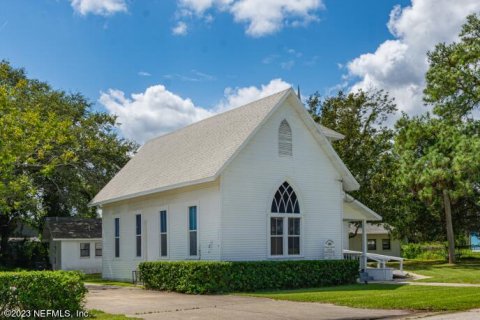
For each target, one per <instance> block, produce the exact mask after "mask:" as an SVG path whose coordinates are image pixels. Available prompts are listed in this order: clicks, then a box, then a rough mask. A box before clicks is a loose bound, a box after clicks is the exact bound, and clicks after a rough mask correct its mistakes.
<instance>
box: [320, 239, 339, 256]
mask: <svg viewBox="0 0 480 320" xmlns="http://www.w3.org/2000/svg"><path fill="white" fill-rule="evenodd" d="M323 258H324V259H326V260H331V259H336V257H335V242H334V241H333V240H330V239H329V240H327V241H325V244H324V246H323Z"/></svg>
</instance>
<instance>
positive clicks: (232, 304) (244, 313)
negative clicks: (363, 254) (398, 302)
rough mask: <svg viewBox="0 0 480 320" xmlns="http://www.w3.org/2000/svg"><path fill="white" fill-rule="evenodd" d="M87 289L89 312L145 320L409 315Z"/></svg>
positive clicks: (249, 299) (237, 298)
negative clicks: (93, 311)
mask: <svg viewBox="0 0 480 320" xmlns="http://www.w3.org/2000/svg"><path fill="white" fill-rule="evenodd" d="M87 287H88V290H89V292H88V295H87V308H88V309H98V310H102V311H105V312H108V313H116V314H125V315H128V316H132V317H139V318H143V319H228V320H234V319H235V320H237V319H239V320H242V319H248V320H250V319H256V320H269V319H298V320H300V319H395V318H403V317H404V316H406V315H408V314H409V312H408V311H401V310H372V309H355V308H349V307H341V306H335V305H332V304H321V303H304V302H290V301H275V300H270V299H264V298H253V297H240V296H234V295H210V296H205V295H185V294H178V293H170V292H157V291H148V290H142V289H138V288H120V287H113V286H93V285H89V286H87Z"/></svg>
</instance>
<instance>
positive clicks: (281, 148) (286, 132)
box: [278, 119, 293, 157]
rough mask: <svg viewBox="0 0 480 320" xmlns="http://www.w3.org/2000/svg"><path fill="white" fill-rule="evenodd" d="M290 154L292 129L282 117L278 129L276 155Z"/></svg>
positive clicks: (286, 155) (284, 155) (289, 155)
mask: <svg viewBox="0 0 480 320" xmlns="http://www.w3.org/2000/svg"><path fill="white" fill-rule="evenodd" d="M292 154H293V152H292V129H291V128H290V125H289V124H288V122H287V120H285V119H283V120H282V122H281V123H280V128H279V129H278V155H279V156H280V157H291V156H292Z"/></svg>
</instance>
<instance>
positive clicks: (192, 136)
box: [90, 89, 348, 205]
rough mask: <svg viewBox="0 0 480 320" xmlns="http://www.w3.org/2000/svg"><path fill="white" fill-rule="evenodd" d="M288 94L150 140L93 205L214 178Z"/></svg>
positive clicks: (325, 130) (335, 135)
mask: <svg viewBox="0 0 480 320" xmlns="http://www.w3.org/2000/svg"><path fill="white" fill-rule="evenodd" d="M289 94H293V95H295V93H293V91H292V89H287V90H284V91H281V92H278V93H276V94H273V95H271V96H268V97H265V98H262V99H260V100H257V101H254V102H251V103H249V104H247V105H245V106H242V107H238V108H235V109H233V110H230V111H227V112H224V113H220V114H218V115H216V116H213V117H210V118H207V119H204V120H202V121H199V122H196V123H193V124H191V125H189V126H186V127H184V128H182V129H179V130H177V131H175V132H172V133H169V134H165V135H162V136H159V137H157V138H154V139H152V140H149V141H147V142H146V143H145V144H144V145H143V146H142V147H141V148H140V149H139V150H138V152H137V154H136V155H135V156H134V157H133V158H132V159H131V160H130V161H129V162H128V163H127V164H126V165H125V166H124V167H123V168H122V169H121V170H120V171H119V172H118V173H117V175H116V176H115V177H113V179H112V180H110V182H109V183H108V184H107V185H106V186H105V187H104V188H103V189H102V190H101V191H100V192H99V193H98V194H97V195H96V196H95V198H94V199H93V200H92V201H91V203H90V204H91V205H102V204H105V203H110V202H114V201H120V200H123V199H129V198H133V197H136V196H141V195H146V194H151V193H155V192H160V191H165V190H168V189H173V188H176V187H182V186H186V185H192V184H197V183H202V182H207V181H213V180H214V179H215V178H216V177H217V175H218V174H219V173H220V172H221V171H222V169H223V168H224V167H225V165H226V164H227V163H228V162H229V160H230V159H231V158H232V157H233V156H234V154H235V153H236V152H237V150H239V149H240V148H241V147H242V146H243V144H244V143H245V142H246V141H247V140H248V138H249V137H250V136H251V135H252V133H253V132H254V131H255V130H256V128H258V127H259V126H260V124H261V123H262V122H263V121H264V120H265V119H266V118H268V116H269V115H270V114H271V113H272V112H273V110H274V109H275V107H276V106H278V105H279V104H280V103H281V102H282V101H284V100H285V99H286V98H287V97H288V96H289ZM312 122H313V121H312ZM319 129H320V131H321V132H322V133H323V134H324V135H325V136H329V135H330V136H331V138H333V139H337V138H339V137H340V136H341V135H340V134H339V133H337V132H335V131H333V130H330V129H328V128H325V127H323V128H322V127H320V128H319ZM332 150H333V149H332ZM347 171H348V170H347Z"/></svg>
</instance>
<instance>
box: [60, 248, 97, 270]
mask: <svg viewBox="0 0 480 320" xmlns="http://www.w3.org/2000/svg"><path fill="white" fill-rule="evenodd" d="M97 241H98V242H100V241H101V240H96V241H94V240H62V241H61V245H60V250H61V258H60V264H61V267H60V268H59V269H61V270H80V271H83V272H85V273H100V272H101V271H102V257H95V242H97ZM57 243H60V241H57ZM80 243H89V244H90V257H80Z"/></svg>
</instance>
